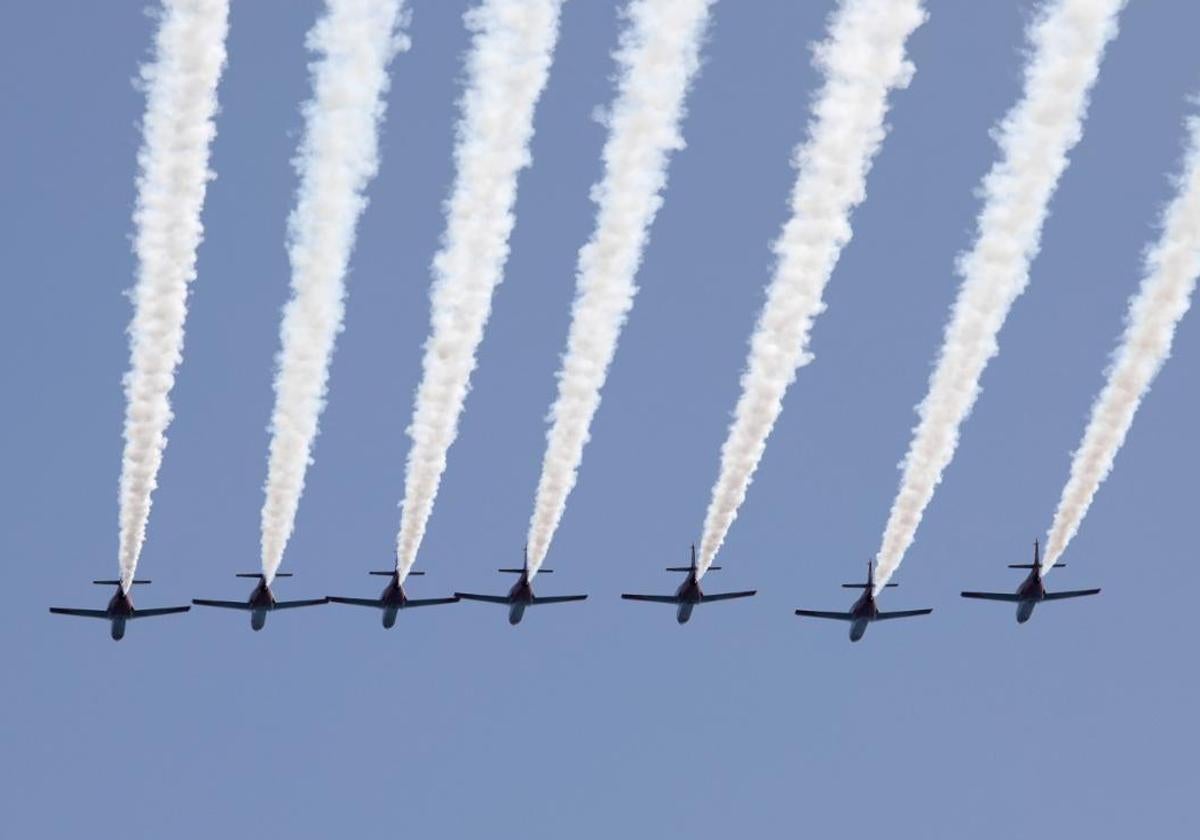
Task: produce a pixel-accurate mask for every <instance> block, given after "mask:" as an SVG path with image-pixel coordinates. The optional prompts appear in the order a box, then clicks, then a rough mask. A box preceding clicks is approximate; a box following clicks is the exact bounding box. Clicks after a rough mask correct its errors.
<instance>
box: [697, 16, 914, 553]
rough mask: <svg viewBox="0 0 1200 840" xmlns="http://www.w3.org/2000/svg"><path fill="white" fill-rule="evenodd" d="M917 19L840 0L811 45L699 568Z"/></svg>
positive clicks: (802, 333) (830, 252) (859, 197)
mask: <svg viewBox="0 0 1200 840" xmlns="http://www.w3.org/2000/svg"><path fill="white" fill-rule="evenodd" d="M924 20H925V13H924V11H923V10H922V8H921V3H920V0H842V3H841V6H840V7H839V8H838V11H837V12H836V13H835V14H834V16H833V17H832V18H831V19H830V22H829V34H828V37H827V39H826V40H825V41H824V42H823V43H821V44H819V45H818V46H817V48H816V52H815V61H816V65H817V67H818V68H819V69H820V70H821V71H822V72H823V73H824V75H825V83H824V85H823V86H822V88H821V90H820V92H819V93H818V94H817V97H816V99H815V100H814V101H813V105H812V109H813V116H812V119H811V121H810V123H809V127H808V139H807V140H806V141H805V142H804V144H803V145H801V146H799V147H798V148H797V149H796V153H795V167H796V169H797V171H798V175H797V178H796V183H795V186H794V188H793V190H792V197H791V211H792V212H791V218H790V219H789V220H788V222H787V223H786V224H785V225H784V228H783V231H782V233H781V234H780V236H779V239H778V240H776V242H775V245H774V252H775V256H776V259H777V262H776V266H775V274H774V277H773V278H772V280H771V285H770V287H769V288H768V290H767V301H766V304H765V305H764V307H763V310H762V313H761V314H760V315H759V319H758V324H757V326H756V327H755V330H754V334H753V336H751V339H750V355H749V358H748V359H747V363H746V371H745V373H743V374H742V394H741V397H740V398H739V399H738V403H737V408H736V409H735V411H734V420H733V424H732V425H731V426H730V428H729V435H728V437H727V438H726V439H725V444H724V445H723V446H722V447H721V468H720V474H719V476H718V478H717V483H716V484H715V485H714V486H713V491H712V500H711V501H710V502H709V505H708V513H707V515H706V516H705V520H704V535H703V537H702V538H701V542H700V561H699V565H700V570H701V573H703V572H704V571H705V570H707V569H708V567H709V566H711V565H712V561H713V558H714V557H716V555H717V552H718V551H719V550H720V548H721V544H722V543H723V542H724V541H725V535H726V534H727V533H728V532H729V528H730V526H731V525H732V524H733V520H734V519H735V518H736V517H737V513H738V508H740V507H741V505H742V502H743V501H744V500H745V498H746V489H747V488H748V487H749V485H750V480H751V479H752V478H753V476H754V471H755V470H756V469H757V468H758V463H759V461H760V460H762V456H763V451H764V450H765V449H766V445H767V438H768V436H770V434H771V429H772V428H773V427H774V426H775V421H776V420H777V419H778V417H779V412H780V411H781V410H782V407H783V397H784V394H785V392H786V391H787V389H788V386H789V385H791V383H792V381H793V380H794V379H795V378H796V371H797V369H798V368H799V367H800V366H801V365H806V364H808V363H809V362H811V361H812V358H813V357H812V354H811V353H810V352H809V350H808V343H809V333H810V331H811V330H812V325H813V321H814V320H815V319H816V317H817V315H819V314H820V313H821V312H822V310H824V308H825V304H824V303H823V302H822V301H821V295H822V293H823V292H824V290H825V286H826V284H827V283H828V282H829V278H830V275H831V274H832V273H833V268H834V266H835V265H836V263H837V260H838V257H839V255H840V254H841V252H842V248H843V247H845V245H846V243H847V242H848V241H849V240H850V236H851V229H850V212H851V211H852V210H853V209H854V207H856V206H857V205H858V204H860V203H861V202H862V201H863V199H864V198H865V197H866V178H867V173H868V171H869V170H870V168H871V163H872V160H873V159H874V157H875V154H876V152H878V151H879V147H880V145H881V144H882V143H883V138H884V135H885V134H886V133H887V126H886V125H885V122H884V120H885V117H886V115H887V107H888V93H889V92H890V91H892V90H893V89H896V88H903V87H905V86H907V85H908V83H909V81H910V80H911V78H912V74H913V66H912V64H911V63H910V62H909V61H908V60H907V59H906V57H905V53H904V45H905V43H906V41H907V40H908V36H909V35H910V34H911V33H912V32H913V30H914V29H916V28H917V27H918V26H920V25H921V23H922V22H924Z"/></svg>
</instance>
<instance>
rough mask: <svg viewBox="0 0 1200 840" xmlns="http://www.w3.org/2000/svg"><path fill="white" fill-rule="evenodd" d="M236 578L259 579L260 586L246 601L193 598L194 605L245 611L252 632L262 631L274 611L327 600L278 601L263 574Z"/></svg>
mask: <svg viewBox="0 0 1200 840" xmlns="http://www.w3.org/2000/svg"><path fill="white" fill-rule="evenodd" d="M291 576H292V575H291V573H290V572H281V573H279V574H277V575H275V577H277V578H285V577H291ZM234 577H240V578H257V579H258V585H257V586H255V587H254V590H253V591H252V592H251V593H250V597H249V598H247V599H246V600H245V601H211V600H208V599H206V598H193V599H192V603H193V604H199V605H200V606H202V607H224V608H225V609H228V610H244V611H245V612H248V613H250V628H251V629H252V630H261V629H263V626H264V625H265V624H266V623H267V613H269V612H271V611H272V610H287V609H291V608H293V607H315V606H316V605H318V604H324V603H325V601H326V599H325V598H312V599H309V600H306V601H276V600H275V594H274V593H273V592H271V587H270V586H268V585H267V579H266V578H265V577H264V576H263V574H262V573H261V572H240V573H238V574H236V575H234Z"/></svg>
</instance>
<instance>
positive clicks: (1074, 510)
mask: <svg viewBox="0 0 1200 840" xmlns="http://www.w3.org/2000/svg"><path fill="white" fill-rule="evenodd" d="M1187 131H1188V151H1187V156H1186V158H1185V161H1184V166H1183V173H1182V175H1181V176H1180V177H1179V179H1178V193H1177V194H1176V196H1175V198H1174V199H1173V200H1172V201H1171V203H1170V204H1169V205H1168V206H1167V208H1166V211H1165V212H1164V213H1163V220H1162V237H1161V238H1160V239H1159V241H1158V243H1157V244H1156V245H1155V246H1154V247H1153V248H1152V249H1151V250H1150V251H1149V252H1147V254H1146V275H1145V277H1144V279H1143V280H1142V285H1141V288H1140V289H1139V290H1138V293H1137V295H1135V296H1134V297H1133V298H1132V299H1131V300H1130V302H1129V313H1128V315H1127V316H1126V324H1125V335H1124V336H1123V337H1122V339H1121V346H1120V348H1119V349H1118V350H1117V352H1116V355H1115V356H1114V358H1113V363H1112V367H1111V368H1110V369H1109V371H1108V382H1107V383H1106V384H1105V386H1104V390H1102V391H1101V392H1100V396H1099V397H1097V398H1096V402H1095V404H1094V405H1093V406H1092V416H1091V420H1089V421H1088V425H1087V429H1086V430H1085V431H1084V433H1083V441H1082V442H1081V443H1080V445H1079V449H1077V450H1076V451H1075V455H1074V458H1073V459H1072V462H1071V476H1070V478H1069V479H1068V480H1067V484H1066V486H1065V487H1064V488H1063V493H1062V498H1061V500H1060V501H1059V503H1058V510H1057V511H1055V513H1054V523H1053V525H1051V527H1050V537H1049V540H1048V541H1047V544H1046V556H1045V557H1044V558H1043V559H1042V569H1043V571H1049V570H1050V568H1051V567H1052V566H1053V565H1054V564H1055V562H1056V561H1057V560H1058V558H1059V557H1061V556H1062V553H1063V552H1064V551H1066V548H1067V546H1068V545H1069V544H1070V542H1071V539H1072V538H1073V537H1074V536H1075V534H1076V532H1077V531H1078V530H1079V525H1080V523H1081V522H1083V518H1084V516H1086V515H1087V511H1088V508H1089V507H1091V504H1092V499H1093V498H1095V496H1096V491H1097V490H1098V489H1099V488H1100V485H1101V483H1102V482H1103V481H1104V479H1105V478H1107V477H1108V474H1109V472H1111V470H1112V466H1113V460H1114V459H1115V458H1116V456H1117V451H1118V450H1119V449H1120V448H1121V444H1122V443H1124V442H1125V436H1126V435H1127V434H1128V433H1129V427H1130V426H1131V425H1132V424H1133V417H1134V414H1135V413H1136V412H1137V410H1138V406H1139V405H1141V402H1142V399H1143V398H1144V397H1145V396H1146V392H1148V391H1149V390H1150V385H1151V383H1152V382H1153V381H1154V377H1155V376H1157V375H1158V372H1159V370H1161V369H1162V366H1163V363H1164V362H1166V360H1167V357H1168V356H1170V354H1171V342H1172V340H1173V339H1174V338H1175V327H1176V325H1177V324H1178V323H1179V320H1180V319H1181V318H1182V317H1183V316H1184V313H1186V312H1187V310H1188V307H1189V306H1190V305H1191V298H1192V292H1193V291H1194V290H1195V288H1196V276H1197V274H1200V118H1197V117H1192V118H1191V119H1189V120H1188V123H1187Z"/></svg>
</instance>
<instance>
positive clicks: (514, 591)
mask: <svg viewBox="0 0 1200 840" xmlns="http://www.w3.org/2000/svg"><path fill="white" fill-rule="evenodd" d="M508 599H509V601H510V602H511V603H510V605H509V608H508V623H509V624H511V625H513V626H514V627H515V626H516V625H518V624H520V623H521V619H522V618H524V617H525V608H526V607H527V606H529V605H530V604H532V603H533V584H531V583H530V582H529V572H527V571H526V572H522V573H521V577H520V579H519V580H518V581H517V582H516V583H514V584H513V585H512V588H511V589H509V590H508Z"/></svg>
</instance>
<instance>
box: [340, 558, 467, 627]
mask: <svg viewBox="0 0 1200 840" xmlns="http://www.w3.org/2000/svg"><path fill="white" fill-rule="evenodd" d="M368 574H372V575H380V576H381V577H389V578H391V580H389V581H388V584H387V586H385V587H384V588H383V592H381V593H380V594H379V597H378V598H342V597H339V596H337V595H330V596H329V600H330V601H332V602H333V603H335V604H353V605H355V606H359V607H375V608H377V609H381V610H383V626H384V627H392V626H393V625H395V623H396V613H398V612H400V610H404V609H408V608H409V607H432V606H434V605H435V604H454V603H457V601H458V596H457V595H455V596H454V597H452V598H409V597H408V594H407V593H406V592H405V591H404V584H402V583H401V582H400V573H399V572H398V571H396V570H395V569H393V570H392V571H390V572H368ZM409 574H410V575H423V574H425V573H424V572H409Z"/></svg>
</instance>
